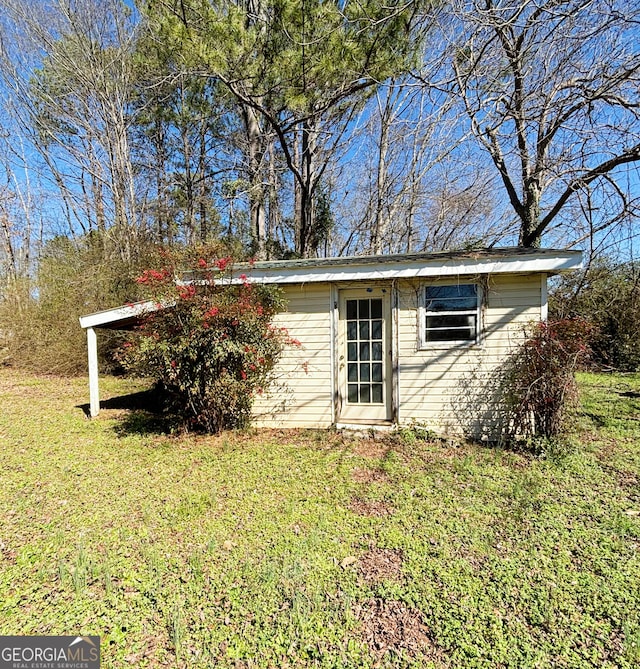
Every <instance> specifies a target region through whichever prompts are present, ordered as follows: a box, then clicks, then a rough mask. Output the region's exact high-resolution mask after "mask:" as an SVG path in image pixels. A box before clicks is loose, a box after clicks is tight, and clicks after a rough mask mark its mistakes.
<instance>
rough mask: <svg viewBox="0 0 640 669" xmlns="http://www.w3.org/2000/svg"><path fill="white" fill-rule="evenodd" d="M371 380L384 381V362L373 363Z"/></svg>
mask: <svg viewBox="0 0 640 669" xmlns="http://www.w3.org/2000/svg"><path fill="white" fill-rule="evenodd" d="M371 380H372V381H382V363H381V362H374V363H373V364H372V365H371Z"/></svg>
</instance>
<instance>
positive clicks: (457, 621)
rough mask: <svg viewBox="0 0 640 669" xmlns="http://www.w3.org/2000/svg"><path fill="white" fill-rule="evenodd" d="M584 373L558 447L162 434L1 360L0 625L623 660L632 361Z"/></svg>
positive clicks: (498, 658)
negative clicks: (84, 406) (619, 370)
mask: <svg viewBox="0 0 640 669" xmlns="http://www.w3.org/2000/svg"><path fill="white" fill-rule="evenodd" d="M581 385H582V389H583V412H582V413H581V415H580V416H579V419H578V420H579V423H580V425H579V433H578V434H577V436H576V438H575V444H576V450H575V451H574V452H573V453H571V454H569V455H565V456H562V457H561V456H560V455H552V456H549V457H546V458H542V457H537V458H534V457H531V456H528V455H524V454H516V453H512V452H508V451H504V450H500V449H495V448H488V447H483V446H479V445H471V444H454V443H447V442H434V443H428V442H423V441H420V440H419V439H416V435H415V434H414V433H411V432H407V433H405V434H404V435H399V436H396V437H394V438H390V437H386V438H384V439H382V438H381V439H369V438H354V437H347V436H344V435H341V434H337V433H333V432H257V431H254V432H248V433H247V432H244V433H231V434H225V435H222V436H218V437H202V436H186V437H184V436H182V437H174V436H171V435H166V434H162V433H161V432H159V431H158V427H159V426H158V425H155V426H154V425H153V423H152V422H151V423H150V421H149V419H148V417H147V416H146V415H145V414H143V413H141V412H131V411H126V410H122V409H120V410H118V409H112V410H108V411H105V412H103V413H102V414H101V416H100V417H99V418H98V419H96V420H93V421H88V420H87V419H86V418H85V417H84V415H83V412H82V410H81V409H80V408H78V406H77V405H79V404H81V403H82V402H85V401H86V395H87V391H86V385H85V381H84V379H79V380H61V379H56V378H35V377H28V376H23V375H20V374H18V373H17V372H15V371H11V370H2V371H0V407H1V408H0V472H1V474H0V476H1V479H0V480H1V486H0V633H1V634H78V633H81V634H99V635H100V636H101V637H102V658H103V661H102V666H103V667H109V668H111V667H114V668H115V667H118V668H120V667H129V666H138V667H158V666H170V667H242V668H247V667H374V666H393V667H411V666H415V667H460V668H463V669H468V668H471V667H487V668H495V667H518V668H523V667H580V668H584V667H597V668H599V669H600V668H602V667H638V666H640V487H639V476H640V376H603V375H584V376H582V377H581ZM139 387H140V386H139V385H136V383H135V382H132V381H123V380H114V379H111V380H110V379H106V380H105V382H104V384H103V395H104V396H105V397H115V396H118V395H123V394H126V393H130V392H133V391H135V390H137V389H139ZM154 427H155V428H156V429H155V431H149V428H154Z"/></svg>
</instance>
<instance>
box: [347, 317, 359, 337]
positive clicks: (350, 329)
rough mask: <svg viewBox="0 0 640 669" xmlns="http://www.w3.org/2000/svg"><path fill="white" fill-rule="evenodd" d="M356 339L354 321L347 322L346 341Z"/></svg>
mask: <svg viewBox="0 0 640 669" xmlns="http://www.w3.org/2000/svg"><path fill="white" fill-rule="evenodd" d="M357 338H358V323H357V322H356V321H348V322H347V339H349V340H350V341H353V340H354V339H357Z"/></svg>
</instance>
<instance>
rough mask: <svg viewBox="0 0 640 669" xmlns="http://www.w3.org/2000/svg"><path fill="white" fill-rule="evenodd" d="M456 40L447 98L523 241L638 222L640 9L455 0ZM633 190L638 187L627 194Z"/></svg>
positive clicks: (542, 0)
mask: <svg viewBox="0 0 640 669" xmlns="http://www.w3.org/2000/svg"><path fill="white" fill-rule="evenodd" d="M456 9H457V30H451V31H450V34H451V36H452V38H451V41H450V45H449V50H448V53H449V57H450V62H451V66H452V70H453V82H452V84H451V87H450V91H451V94H452V95H454V96H455V98H456V99H457V100H459V101H460V103H461V104H462V105H463V107H464V111H465V113H466V115H467V117H468V119H469V120H470V125H471V129H472V132H473V135H474V137H475V139H476V140H477V142H478V144H479V145H480V147H482V149H484V150H485V151H486V152H487V154H488V155H489V156H490V159H491V161H492V163H493V165H494V167H495V169H496V170H497V174H498V175H499V178H500V181H501V183H502V186H503V188H504V192H505V193H506V195H507V199H508V202H509V204H510V206H511V208H512V210H513V212H514V214H515V217H516V220H517V223H518V228H519V243H520V244H521V245H523V246H538V245H539V244H540V243H541V239H542V236H543V234H545V232H548V231H551V230H552V229H553V228H554V227H556V226H557V227H559V229H560V230H561V231H562V234H563V238H564V242H565V244H566V243H569V242H570V241H571V240H574V239H576V238H579V237H581V236H582V235H583V234H584V229H580V230H575V227H576V221H575V219H574V215H575V212H576V209H575V208H573V209H572V206H573V205H575V204H576V203H577V204H579V206H580V207H583V208H585V210H588V214H589V216H590V223H589V226H590V227H591V230H592V232H602V231H603V230H604V229H606V228H607V227H608V226H615V225H616V224H617V223H618V222H619V221H621V220H623V219H624V218H625V217H628V216H629V215H630V214H631V215H634V214H635V215H637V207H638V196H637V185H636V188H635V191H636V194H635V195H634V188H633V187H632V188H628V187H627V186H626V185H625V179H626V175H627V174H628V170H629V168H630V166H633V164H634V163H635V164H637V163H638V162H639V161H640V94H639V92H640V88H639V87H640V43H639V42H638V28H639V27H640V3H638V1H637V0H631V1H630V2H629V1H622V0H508V1H507V0H466V1H463V0H460V2H458V3H457V5H456ZM631 185H633V184H631Z"/></svg>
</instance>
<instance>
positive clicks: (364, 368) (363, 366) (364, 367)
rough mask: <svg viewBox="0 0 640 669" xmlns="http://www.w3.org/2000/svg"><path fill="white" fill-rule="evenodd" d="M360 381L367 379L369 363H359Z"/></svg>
mask: <svg viewBox="0 0 640 669" xmlns="http://www.w3.org/2000/svg"><path fill="white" fill-rule="evenodd" d="M360 381H369V363H368V362H364V363H360Z"/></svg>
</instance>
